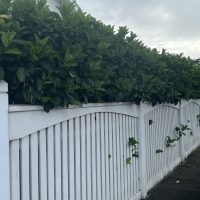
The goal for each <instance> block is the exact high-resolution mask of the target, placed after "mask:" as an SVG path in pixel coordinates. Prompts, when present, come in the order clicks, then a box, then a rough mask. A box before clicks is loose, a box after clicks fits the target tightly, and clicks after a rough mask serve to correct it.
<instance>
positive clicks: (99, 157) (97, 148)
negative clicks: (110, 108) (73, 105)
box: [96, 113, 101, 200]
mask: <svg viewBox="0 0 200 200" xmlns="http://www.w3.org/2000/svg"><path fill="white" fill-rule="evenodd" d="M100 139H101V138H100V117H99V113H96V163H97V165H96V168H97V200H101V149H100V148H101V146H100Z"/></svg>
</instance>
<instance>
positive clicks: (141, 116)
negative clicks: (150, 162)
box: [138, 104, 147, 198]
mask: <svg viewBox="0 0 200 200" xmlns="http://www.w3.org/2000/svg"><path fill="white" fill-rule="evenodd" d="M139 109H140V114H139V124H138V134H139V135H138V141H139V151H140V157H139V170H140V172H139V173H140V189H141V192H142V198H145V197H146V196H147V180H146V174H147V173H146V149H145V143H146V142H145V129H144V124H145V122H144V110H143V104H141V105H140V106H139Z"/></svg>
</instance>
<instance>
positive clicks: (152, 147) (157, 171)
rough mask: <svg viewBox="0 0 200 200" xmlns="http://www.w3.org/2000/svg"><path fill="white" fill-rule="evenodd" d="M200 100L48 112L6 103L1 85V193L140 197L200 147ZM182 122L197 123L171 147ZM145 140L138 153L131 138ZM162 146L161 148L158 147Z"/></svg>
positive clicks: (28, 199) (66, 199) (55, 199)
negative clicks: (168, 144) (168, 141)
mask: <svg viewBox="0 0 200 200" xmlns="http://www.w3.org/2000/svg"><path fill="white" fill-rule="evenodd" d="M199 114H200V101H198V100H196V101H189V102H182V103H181V104H180V105H179V106H174V105H159V106H155V107H152V106H150V105H148V104H144V103H142V104H141V105H140V106H136V105H135V104H131V103H113V104H112V103H111V104H88V105H83V106H82V107H70V108H68V109H64V108H63V109H55V110H52V111H50V113H46V112H44V111H43V109H42V108H41V107H40V106H27V105H26V106H25V105H24V106H23V105H20V106H17V105H8V95H7V84H6V83H5V82H1V83H0V199H2V200H137V199H138V200H139V199H141V198H145V197H146V195H147V191H149V190H150V189H151V188H152V187H153V186H154V185H155V184H156V183H157V182H159V181H160V180H162V178H163V177H164V176H165V175H167V174H168V173H169V171H171V170H172V169H173V168H174V167H175V166H177V165H178V164H179V163H180V162H181V161H182V160H184V159H185V158H186V156H187V155H189V154H190V153H191V152H192V151H193V150H194V149H195V148H196V147H198V146H199V145H200V119H199ZM180 123H182V124H187V125H188V126H189V127H190V128H192V131H193V135H190V134H189V133H187V134H186V136H183V137H181V139H180V140H179V141H177V142H175V143H176V144H175V146H174V147H172V148H170V147H166V137H167V136H170V137H171V138H173V137H175V135H176V133H175V127H177V126H179V125H180ZM131 137H134V138H136V140H138V141H139V144H138V148H139V155H140V156H139V158H135V157H133V158H132V160H131V164H127V158H128V157H130V156H131V155H132V152H131V148H130V146H129V144H128V141H129V138H131ZM157 149H161V150H163V152H162V153H156V150H157Z"/></svg>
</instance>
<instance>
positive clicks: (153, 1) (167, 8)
mask: <svg viewBox="0 0 200 200" xmlns="http://www.w3.org/2000/svg"><path fill="white" fill-rule="evenodd" d="M77 3H78V4H79V6H80V7H81V9H82V10H83V11H86V12H87V13H89V14H91V15H92V16H94V17H96V18H97V19H99V20H101V21H103V22H104V23H105V24H111V25H115V26H116V27H117V26H127V27H128V28H129V29H130V30H132V31H133V32H134V33H136V34H137V35H138V37H139V39H140V40H142V41H143V42H144V43H145V44H146V45H147V46H150V47H152V48H154V47H155V48H157V49H162V48H165V49H167V51H169V52H171V53H181V52H183V53H184V55H185V56H190V57H192V58H200V24H199V22H200V0H77Z"/></svg>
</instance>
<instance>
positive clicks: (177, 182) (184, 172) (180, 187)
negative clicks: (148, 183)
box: [146, 148, 200, 200]
mask: <svg viewBox="0 0 200 200" xmlns="http://www.w3.org/2000/svg"><path fill="white" fill-rule="evenodd" d="M146 200H200V148H198V149H197V150H196V151H195V152H193V153H192V154H191V155H190V156H189V157H188V158H187V159H186V161H185V162H184V163H183V164H181V165H179V166H178V167H177V168H176V169H175V170H174V171H173V172H172V173H171V174H170V175H168V176H167V177H166V178H165V179H164V180H163V181H162V182H161V183H159V184H158V185H157V186H155V187H154V188H153V189H152V190H151V191H149V193H148V197H147V198H146Z"/></svg>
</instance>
